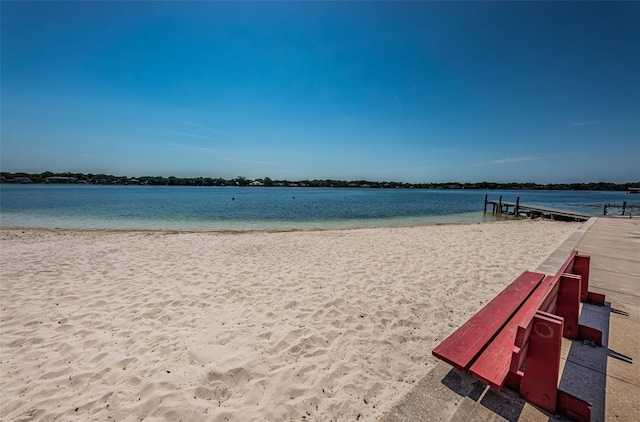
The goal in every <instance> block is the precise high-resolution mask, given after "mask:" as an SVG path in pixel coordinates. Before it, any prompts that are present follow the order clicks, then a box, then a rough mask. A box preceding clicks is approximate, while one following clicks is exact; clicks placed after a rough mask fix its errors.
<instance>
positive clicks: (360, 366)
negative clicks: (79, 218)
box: [0, 221, 579, 421]
mask: <svg viewBox="0 0 640 422" xmlns="http://www.w3.org/2000/svg"><path fill="white" fill-rule="evenodd" d="M578 227H579V225H578V224H576V223H560V222H548V221H518V222H501V223H492V224H479V225H451V226H432V227H415V228H379V229H360V230H329V231H304V232H275V233H271V232H245V233H199V232H191V233H189V232H187V233H170V232H113V231H51V230H29V229H26V230H2V231H1V232H0V240H1V247H2V249H1V254H2V260H1V263H0V281H1V283H0V287H1V290H0V297H1V298H2V299H1V301H2V302H1V303H2V309H1V311H2V313H1V320H0V333H1V342H0V360H1V361H0V370H1V376H0V388H1V391H2V398H1V399H0V400H1V406H0V409H1V410H0V415H1V416H0V418H1V419H2V420H3V421H5V420H6V421H16V420H43V421H44V420H47V421H49V420H64V421H73V420H103V421H134V420H136V421H137V420H150V421H151V420H167V421H177V420H185V421H187V420H188V421H247V420H268V421H281V420H296V421H300V420H323V421H324V420H327V421H329V420H347V421H352V420H369V421H370V420H375V419H376V418H377V417H378V416H380V415H381V414H382V412H384V411H385V410H387V409H388V408H389V407H391V405H392V404H393V402H394V401H395V400H397V399H398V398H399V397H400V396H401V394H402V393H403V392H405V391H407V389H408V388H410V387H411V385H412V384H413V383H414V382H416V381H418V380H419V379H420V378H421V377H423V376H424V375H425V374H426V373H427V372H428V371H429V370H430V369H431V368H432V367H433V366H434V365H435V360H434V359H433V358H432V357H431V354H430V352H431V349H432V348H433V347H434V346H435V345H436V344H437V342H438V341H439V340H441V339H442V338H444V336H446V335H448V334H449V333H450V332H451V331H453V330H454V329H455V328H456V327H457V326H459V325H460V324H461V323H462V322H464V321H465V320H466V319H467V318H468V317H469V316H470V315H471V314H472V313H473V312H475V311H476V310H478V309H479V308H480V307H481V306H482V305H483V304H485V303H486V302H487V301H488V300H490V299H491V298H492V297H493V296H495V294H496V293H497V292H499V291H500V290H501V289H502V288H504V286H506V284H508V283H509V282H510V281H512V280H513V279H514V278H515V277H516V276H517V275H518V274H520V273H521V272H522V271H523V270H526V269H533V268H535V267H536V266H537V265H538V263H539V262H540V261H542V260H543V259H544V258H545V257H546V256H547V255H548V254H550V253H551V252H552V251H553V250H554V249H555V248H556V247H557V246H558V245H559V244H560V243H561V242H562V241H563V240H564V239H565V238H566V237H567V236H568V235H569V234H571V233H572V232H573V231H574V230H575V229H576V228H578Z"/></svg>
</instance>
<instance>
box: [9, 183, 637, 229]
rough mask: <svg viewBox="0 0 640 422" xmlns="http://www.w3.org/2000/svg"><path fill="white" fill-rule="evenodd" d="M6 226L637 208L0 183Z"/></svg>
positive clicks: (290, 224) (215, 225)
mask: <svg viewBox="0 0 640 422" xmlns="http://www.w3.org/2000/svg"><path fill="white" fill-rule="evenodd" d="M0 193H1V196H0V198H1V200H0V225H2V226H7V227H45V228H104V229H169V230H247V229H254V230H256V229H266V230H268V229H312V228H349V227H379V226H416V225H431V224H450V223H474V222H485V221H495V220H496V219H502V218H504V217H501V216H494V215H493V214H491V213H490V212H489V213H486V214H485V213H483V212H482V209H483V202H484V197H485V194H488V195H489V199H498V197H500V196H501V195H502V196H503V198H504V200H505V201H515V199H516V197H518V196H519V197H520V198H521V201H522V202H523V203H528V204H536V205H543V206H548V207H554V208H560V209H569V210H575V211H584V212H589V213H594V214H598V213H601V212H602V207H603V206H604V204H607V203H620V204H621V203H622V202H623V201H627V202H628V203H632V204H640V197H639V196H637V195H628V194H626V192H585V191H480V190H443V189H437V190H429V189H360V188H349V189H342V188H281V187H275V188H264V187H262V188H261V187H183V186H176V187H173V186H95V185H1V186H0Z"/></svg>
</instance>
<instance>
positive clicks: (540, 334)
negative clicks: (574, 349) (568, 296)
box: [520, 311, 564, 414]
mask: <svg viewBox="0 0 640 422" xmlns="http://www.w3.org/2000/svg"><path fill="white" fill-rule="evenodd" d="M563 325H564V321H563V320H562V318H560V317H558V316H556V315H553V314H548V313H546V312H540V311H538V312H537V313H536V315H535V316H534V317H533V329H532V330H531V336H530V337H529V350H528V352H527V360H526V363H525V370H524V375H523V377H522V383H521V384H520V395H521V396H522V397H523V398H524V399H525V400H527V401H528V402H531V403H533V404H534V405H536V406H538V407H540V408H542V409H544V410H546V411H547V412H550V413H552V414H555V412H556V404H557V395H558V375H559V372H560V350H561V347H562V330H563Z"/></svg>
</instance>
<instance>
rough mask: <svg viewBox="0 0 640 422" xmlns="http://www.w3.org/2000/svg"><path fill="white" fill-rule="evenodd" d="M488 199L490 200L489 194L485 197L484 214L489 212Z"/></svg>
mask: <svg viewBox="0 0 640 422" xmlns="http://www.w3.org/2000/svg"><path fill="white" fill-rule="evenodd" d="M488 198H489V194H488V193H487V194H485V195H484V212H485V214H486V212H487V199H488Z"/></svg>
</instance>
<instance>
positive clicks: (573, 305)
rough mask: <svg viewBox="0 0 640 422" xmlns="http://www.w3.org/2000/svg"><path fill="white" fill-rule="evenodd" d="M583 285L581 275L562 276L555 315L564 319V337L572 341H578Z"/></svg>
mask: <svg viewBox="0 0 640 422" xmlns="http://www.w3.org/2000/svg"><path fill="white" fill-rule="evenodd" d="M574 268H575V267H574ZM581 284H582V277H581V276H579V275H574V274H562V275H561V276H560V281H559V289H558V300H557V302H556V312H555V314H556V315H558V316H560V317H562V318H564V330H563V331H562V335H563V336H564V337H566V338H570V339H572V340H577V339H578V320H579V318H580V292H581V287H582V285H581Z"/></svg>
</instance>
